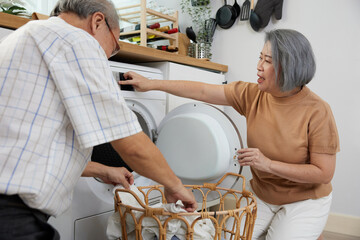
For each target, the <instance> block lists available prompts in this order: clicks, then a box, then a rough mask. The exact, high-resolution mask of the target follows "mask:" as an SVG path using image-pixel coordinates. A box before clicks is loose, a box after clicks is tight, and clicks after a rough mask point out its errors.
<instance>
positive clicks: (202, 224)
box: [106, 185, 215, 240]
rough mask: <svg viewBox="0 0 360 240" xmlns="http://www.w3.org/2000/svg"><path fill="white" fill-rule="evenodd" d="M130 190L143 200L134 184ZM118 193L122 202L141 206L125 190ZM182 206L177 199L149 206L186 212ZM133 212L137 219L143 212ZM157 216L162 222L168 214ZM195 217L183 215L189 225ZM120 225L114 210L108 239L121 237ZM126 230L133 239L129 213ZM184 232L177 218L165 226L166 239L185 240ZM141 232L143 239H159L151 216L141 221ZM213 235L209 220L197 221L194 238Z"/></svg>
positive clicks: (132, 227)
mask: <svg viewBox="0 0 360 240" xmlns="http://www.w3.org/2000/svg"><path fill="white" fill-rule="evenodd" d="M117 188H118V187H115V188H114V189H117ZM121 188H122V187H121ZM130 190H132V191H133V192H134V193H136V194H137V195H138V197H139V198H140V199H141V200H142V201H143V202H144V197H143V194H142V193H141V192H140V191H139V190H138V189H137V187H136V186H134V185H132V186H131V187H130ZM114 192H115V190H114ZM118 194H119V196H120V198H121V201H122V202H123V203H124V204H126V205H130V206H133V207H139V208H141V205H140V204H139V203H138V202H137V201H136V199H135V198H134V197H133V196H132V195H131V194H129V193H125V192H119V193H118ZM182 206H183V205H182V202H181V201H178V202H177V203H169V204H162V203H158V204H155V205H153V206H151V207H152V208H164V209H165V211H167V212H172V213H181V212H186V211H185V210H184V209H183V208H182ZM133 212H134V215H135V218H136V219H137V220H138V219H139V218H140V216H141V215H142V214H143V212H139V211H133ZM157 217H158V218H159V220H160V222H161V224H163V223H164V222H165V220H166V219H167V218H168V216H157ZM197 217H198V216H184V219H186V221H187V222H188V224H189V225H191V224H192V223H193V221H194V220H195V219H196V218H197ZM120 226H121V223H120V215H119V213H118V212H115V213H114V214H113V215H112V216H111V217H110V218H109V220H108V226H107V230H106V234H107V236H108V239H111V240H112V239H118V238H119V237H120V238H121V236H122V235H121V227H120ZM126 230H127V236H128V239H129V240H132V239H134V240H135V234H134V233H135V223H134V221H133V219H132V217H131V216H130V215H129V214H128V215H127V216H126ZM186 232H187V227H186V224H185V223H184V222H183V221H181V220H178V219H174V220H171V221H170V222H169V223H168V226H167V231H166V239H167V240H171V238H172V237H173V236H174V235H175V236H176V237H177V238H179V239H180V240H186ZM141 234H142V237H143V239H144V240H153V239H154V238H155V236H156V237H157V239H159V226H158V224H157V222H156V221H155V220H154V219H153V218H149V217H147V218H144V219H143V221H142V233H141ZM214 236H215V228H214V225H213V223H212V222H211V220H209V219H203V220H200V221H198V222H197V224H196V225H195V227H194V240H203V239H214Z"/></svg>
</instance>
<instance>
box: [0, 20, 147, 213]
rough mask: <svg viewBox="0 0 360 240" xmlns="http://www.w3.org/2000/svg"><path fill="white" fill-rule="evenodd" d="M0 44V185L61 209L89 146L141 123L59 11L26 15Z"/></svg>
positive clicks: (93, 50)
mask: <svg viewBox="0 0 360 240" xmlns="http://www.w3.org/2000/svg"><path fill="white" fill-rule="evenodd" d="M0 49H1V52H0V193H3V194H8V195H12V194H19V195H20V197H21V198H22V199H23V200H24V202H25V203H26V204H27V205H29V206H30V207H32V208H37V209H40V210H41V211H43V212H45V213H47V214H50V215H55V216H56V215H59V214H60V213H62V212H63V211H65V210H66V209H67V207H68V206H69V204H70V202H71V198H72V191H73V188H74V186H75V184H76V182H77V180H78V178H79V177H80V175H81V173H82V171H83V170H84V168H85V166H86V163H87V161H89V159H90V155H91V152H92V147H93V146H95V145H98V144H101V143H104V142H110V141H113V140H116V139H120V138H124V137H127V136H130V135H133V134H135V133H138V132H140V131H141V127H140V125H139V123H138V121H137V118H136V116H135V114H134V113H133V112H132V111H131V110H130V109H129V108H128V107H127V106H126V103H125V100H124V98H123V97H122V96H121V92H120V90H119V87H118V85H117V83H116V81H115V80H114V78H113V75H112V73H111V70H110V68H109V63H108V60H107V57H106V54H105V52H104V50H103V49H102V47H101V46H100V44H99V43H98V42H97V40H96V39H95V38H93V37H92V36H91V35H90V34H88V33H87V32H86V31H84V30H82V29H79V28H76V27H73V26H71V25H69V24H67V23H66V22H65V21H63V20H62V19H60V18H58V17H53V18H50V19H48V20H39V21H32V22H30V23H28V24H26V25H25V26H23V27H21V28H19V29H18V30H17V31H15V32H14V33H12V34H11V35H9V36H8V37H7V38H5V39H4V40H3V42H2V43H1V44H0Z"/></svg>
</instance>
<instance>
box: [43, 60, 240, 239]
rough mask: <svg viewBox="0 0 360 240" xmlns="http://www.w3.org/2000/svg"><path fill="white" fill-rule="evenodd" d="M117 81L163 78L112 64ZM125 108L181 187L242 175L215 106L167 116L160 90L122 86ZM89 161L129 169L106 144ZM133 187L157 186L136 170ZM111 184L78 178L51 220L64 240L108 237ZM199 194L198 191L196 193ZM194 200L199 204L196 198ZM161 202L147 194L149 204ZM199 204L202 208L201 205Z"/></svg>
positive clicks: (235, 145) (230, 130)
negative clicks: (133, 76) (135, 76)
mask: <svg viewBox="0 0 360 240" xmlns="http://www.w3.org/2000/svg"><path fill="white" fill-rule="evenodd" d="M110 65H111V69H112V71H113V74H114V77H115V79H116V80H117V81H118V80H123V76H122V75H123V73H125V72H128V71H134V72H137V73H139V74H141V75H143V76H145V77H147V78H150V79H163V74H162V72H161V71H160V70H159V69H157V68H152V67H145V66H138V65H132V64H124V63H118V62H110ZM121 88H122V94H123V96H124V98H125V100H126V103H127V105H128V106H129V108H130V109H131V110H132V111H133V112H134V113H135V114H136V116H137V118H138V120H139V123H140V125H141V127H142V129H143V131H144V133H146V134H147V135H148V136H149V138H150V139H151V140H152V141H153V142H154V143H155V144H156V145H157V147H158V148H159V149H160V151H161V152H162V154H163V155H164V157H165V159H166V160H167V162H168V163H169V165H170V167H171V169H172V170H173V171H174V172H175V174H176V175H177V176H178V177H179V178H180V179H181V180H182V182H183V183H184V184H199V185H201V184H202V183H204V182H217V181H218V180H219V179H220V178H221V177H222V176H223V175H224V174H225V173H226V172H235V173H240V172H241V167H240V166H239V164H238V163H237V162H236V161H234V154H235V152H236V151H237V149H239V148H242V141H241V137H240V134H239V131H238V130H237V128H236V126H235V124H234V123H233V122H232V121H231V119H230V118H229V117H228V116H227V115H226V114H225V113H224V112H223V111H222V110H221V109H219V108H217V107H215V106H212V105H208V104H204V103H200V102H191V101H189V100H188V102H187V103H184V104H182V105H180V106H178V107H176V108H175V109H172V110H171V111H170V112H169V113H166V105H167V95H166V93H164V92H160V91H150V92H136V91H134V89H132V87H129V86H121ZM92 161H97V162H100V163H102V164H106V165H110V166H124V167H127V168H128V169H129V170H130V171H131V169H130V168H129V167H128V166H127V165H126V164H125V163H124V162H123V161H122V159H121V158H120V157H119V156H118V155H117V154H116V152H115V151H114V150H113V149H112V147H111V145H110V144H102V145H99V146H96V147H95V148H94V151H93V155H92ZM237 181H238V179H236V178H229V179H226V180H225V181H224V182H223V183H222V187H226V188H232V187H233V186H234V185H235V184H236V183H237ZM134 182H135V184H136V185H137V186H147V185H153V184H157V183H155V182H153V181H152V180H150V179H147V178H145V177H142V176H140V175H138V174H136V173H135V172H134ZM112 189H113V186H112V185H109V184H105V183H103V182H102V181H101V180H99V179H96V178H80V180H79V182H78V184H77V185H76V187H75V190H74V194H73V201H72V204H71V206H70V207H69V209H68V210H67V211H66V212H65V213H64V214H62V215H61V216H58V217H56V218H53V217H52V218H50V220H49V222H50V224H52V225H53V226H54V227H55V228H56V229H57V230H58V231H59V233H60V235H61V239H65V240H74V239H75V240H85V239H86V240H92V239H94V240H98V239H106V227H107V220H108V218H109V217H110V216H111V215H112V213H113V212H114V198H113V193H112ZM195 194H198V193H195ZM195 197H196V198H197V199H198V200H199V202H200V201H201V200H200V198H201V196H200V195H195ZM218 198H219V197H218V195H217V194H212V193H211V194H209V196H208V202H207V207H210V206H213V205H216V204H218V203H219V199H218ZM160 201H161V198H160V196H158V195H156V194H154V195H152V196H151V200H150V204H156V203H159V202H160ZM200 205H201V204H200Z"/></svg>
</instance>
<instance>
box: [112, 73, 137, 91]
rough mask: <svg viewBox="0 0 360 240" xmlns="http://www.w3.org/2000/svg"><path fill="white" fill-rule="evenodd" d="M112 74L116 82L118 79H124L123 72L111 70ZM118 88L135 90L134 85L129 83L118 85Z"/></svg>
mask: <svg viewBox="0 0 360 240" xmlns="http://www.w3.org/2000/svg"><path fill="white" fill-rule="evenodd" d="M113 75H114V78H115V80H116V82H118V81H126V79H125V77H124V73H123V72H113ZM120 89H121V90H122V91H135V90H134V87H133V86H131V85H120Z"/></svg>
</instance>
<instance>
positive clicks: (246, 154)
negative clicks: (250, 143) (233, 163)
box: [237, 148, 271, 172]
mask: <svg viewBox="0 0 360 240" xmlns="http://www.w3.org/2000/svg"><path fill="white" fill-rule="evenodd" d="M237 153H238V156H237V159H238V162H239V163H240V166H251V167H254V168H256V169H258V170H261V171H264V172H269V171H270V165H271V160H270V159H269V158H267V157H265V156H264V154H263V153H262V152H261V151H260V150H259V149H258V148H243V149H240V150H238V151H237Z"/></svg>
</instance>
